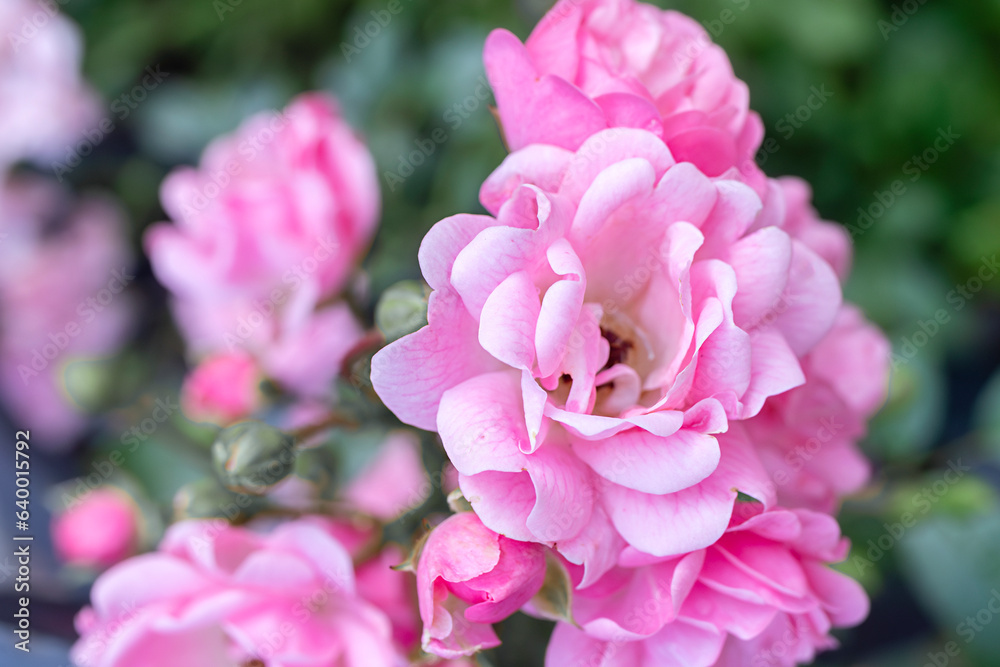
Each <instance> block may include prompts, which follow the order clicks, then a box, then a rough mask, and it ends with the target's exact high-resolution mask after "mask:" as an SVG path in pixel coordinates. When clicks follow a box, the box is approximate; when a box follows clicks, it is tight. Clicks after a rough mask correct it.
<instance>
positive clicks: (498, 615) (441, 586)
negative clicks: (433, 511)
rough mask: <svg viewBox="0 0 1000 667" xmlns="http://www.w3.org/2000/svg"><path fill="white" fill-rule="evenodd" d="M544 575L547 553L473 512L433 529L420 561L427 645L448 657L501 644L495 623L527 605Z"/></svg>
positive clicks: (455, 517)
mask: <svg viewBox="0 0 1000 667" xmlns="http://www.w3.org/2000/svg"><path fill="white" fill-rule="evenodd" d="M544 579H545V552H544V548H543V547H542V546H540V545H538V544H531V543H526V542H518V541H516V540H512V539H509V538H507V537H504V536H503V535H497V534H496V533H494V532H493V531H491V530H489V529H488V528H486V527H485V526H484V525H483V524H482V522H481V521H480V520H479V518H478V517H476V515H475V514H473V513H472V512H462V513H460V514H455V515H453V516H450V517H448V518H447V519H445V521H444V522H443V523H441V524H440V525H439V526H437V527H436V528H434V530H432V531H431V534H430V536H429V537H428V538H427V542H426V543H425V544H424V547H423V551H422V552H421V555H420V561H419V563H418V564H417V595H418V597H419V600H420V618H421V619H422V620H423V622H424V633H423V648H424V650H425V651H428V652H430V653H433V654H435V655H438V656H441V657H443V658H457V657H460V656H463V655H472V654H473V653H475V652H476V651H479V650H482V649H486V648H492V647H494V646H498V645H499V644H500V640H499V639H497V636H496V633H495V632H493V628H492V627H491V626H490V624H492V623H497V622H499V621H501V620H503V619H505V618H507V617H508V616H510V615H511V614H513V613H514V612H515V611H517V610H518V609H520V608H521V607H522V606H523V605H524V604H525V603H527V602H528V601H529V600H530V599H531V598H532V597H533V596H534V595H535V593H537V592H538V591H539V589H540V588H541V587H542V583H543V581H544Z"/></svg>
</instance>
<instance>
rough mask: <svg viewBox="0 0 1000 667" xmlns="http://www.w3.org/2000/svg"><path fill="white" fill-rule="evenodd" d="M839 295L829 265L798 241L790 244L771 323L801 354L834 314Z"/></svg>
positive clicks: (821, 335)
mask: <svg viewBox="0 0 1000 667" xmlns="http://www.w3.org/2000/svg"><path fill="white" fill-rule="evenodd" d="M841 300H842V295H841V292H840V281H839V280H837V275H836V274H835V273H834V272H833V269H832V268H830V265H829V264H827V263H826V262H825V261H823V260H822V259H820V257H819V256H818V255H816V253H814V252H813V251H812V250H809V249H808V248H807V247H805V245H803V244H802V243H799V242H798V241H795V242H793V244H792V264H791V269H790V270H789V275H788V288H787V289H786V290H785V293H784V295H782V298H781V304H780V305H781V306H783V308H781V310H780V312H779V314H778V317H777V320H776V321H775V326H776V327H777V328H778V329H779V330H780V331H781V333H783V334H784V335H785V339H786V340H787V341H788V344H789V345H790V346H791V348H792V351H794V352H795V354H797V355H798V356H802V355H804V354H805V353H807V352H808V351H809V350H811V349H812V348H813V346H815V345H816V343H818V342H819V341H820V339H822V338H823V336H824V335H825V334H826V332H827V331H829V330H830V327H831V326H832V325H833V322H834V320H835V319H836V317H837V311H838V310H839V308H840V302H841Z"/></svg>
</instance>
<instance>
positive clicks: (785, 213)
mask: <svg viewBox="0 0 1000 667" xmlns="http://www.w3.org/2000/svg"><path fill="white" fill-rule="evenodd" d="M771 225H773V226H775V227H780V228H781V229H782V230H784V231H785V232H786V233H787V234H788V235H789V236H791V237H792V238H793V239H795V240H797V241H799V242H801V243H802V244H803V245H804V246H806V247H807V248H809V249H810V250H812V251H813V252H814V253H816V254H817V255H819V256H820V257H821V258H823V259H824V260H825V261H826V263H827V264H829V265H830V266H831V267H833V270H834V271H836V272H837V276H838V277H839V278H840V279H841V281H844V280H846V279H847V275H848V273H850V270H851V256H852V254H853V248H852V247H851V238H850V236H849V235H848V233H847V230H846V229H845V228H844V227H843V226H842V225H839V224H837V223H835V222H828V221H826V220H822V219H821V218H820V217H819V215H818V214H817V213H816V209H814V208H813V206H812V188H810V187H809V184H808V183H806V182H805V181H803V180H802V179H800V178H793V177H788V176H786V177H784V178H777V179H768V181H767V192H766V193H765V195H764V210H763V211H761V214H760V216H759V217H758V218H757V222H756V223H754V225H753V227H752V228H751V229H753V230H756V229H761V228H763V227H767V226H771Z"/></svg>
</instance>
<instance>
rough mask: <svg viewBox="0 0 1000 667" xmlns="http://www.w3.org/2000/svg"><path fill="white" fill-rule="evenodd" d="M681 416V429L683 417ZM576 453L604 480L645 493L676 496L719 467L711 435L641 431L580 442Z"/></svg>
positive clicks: (717, 445)
mask: <svg viewBox="0 0 1000 667" xmlns="http://www.w3.org/2000/svg"><path fill="white" fill-rule="evenodd" d="M674 414H676V415H677V426H678V428H679V427H680V425H681V421H682V417H681V415H680V414H679V413H674ZM573 451H574V453H576V455H577V456H579V457H580V458H581V459H582V460H583V461H585V462H586V463H587V465H589V466H590V467H591V468H593V469H594V471H595V472H596V473H597V474H599V475H601V476H602V477H603V478H604V479H607V480H608V481H611V482H614V483H615V484H618V485H621V486H624V487H627V488H630V489H634V490H636V491H641V492H643V493H652V494H664V493H673V492H675V491H680V490H681V489H686V488H688V487H690V486H693V485H695V484H697V483H698V482H700V481H702V480H703V479H705V478H706V477H708V476H709V475H710V474H711V473H712V472H713V471H714V470H715V468H716V466H717V465H718V464H719V457H720V453H719V443H718V441H717V440H716V439H715V438H714V437H712V436H711V435H705V434H702V433H697V432H695V431H689V430H686V429H680V430H678V431H677V432H676V433H674V434H673V435H669V436H656V435H653V434H652V433H649V432H647V431H644V430H642V429H639V428H634V429H630V430H628V431H625V432H623V433H619V434H618V435H615V436H612V437H610V438H608V439H606V440H601V441H597V442H594V441H588V440H577V441H575V442H574V443H573Z"/></svg>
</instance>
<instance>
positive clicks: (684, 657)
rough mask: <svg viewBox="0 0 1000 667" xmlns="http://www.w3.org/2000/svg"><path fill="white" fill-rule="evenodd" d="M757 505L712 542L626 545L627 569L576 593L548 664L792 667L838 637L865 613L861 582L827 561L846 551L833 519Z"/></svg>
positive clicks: (840, 557)
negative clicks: (685, 547)
mask: <svg viewBox="0 0 1000 667" xmlns="http://www.w3.org/2000/svg"><path fill="white" fill-rule="evenodd" d="M758 510H759V507H758ZM751 514H752V515H751V516H749V517H744V518H745V520H741V519H737V518H734V521H733V525H732V526H731V527H730V528H729V530H728V531H727V532H726V534H725V535H724V536H723V537H722V538H721V539H720V540H719V541H718V542H717V543H716V544H714V545H712V546H711V547H709V548H708V549H704V550H700V551H696V552H693V553H690V554H686V555H683V556H680V557H675V558H670V559H655V558H650V557H648V556H646V555H644V554H640V553H639V552H635V551H631V552H627V553H626V554H624V555H623V558H622V565H623V566H621V567H618V568H616V569H615V570H612V571H610V572H608V573H607V574H606V575H605V576H604V578H602V579H601V580H600V581H598V582H597V583H596V584H594V585H593V586H590V587H589V588H585V589H582V590H580V589H578V590H577V591H576V593H575V595H574V604H573V618H574V620H575V621H576V623H577V625H578V627H574V626H572V625H569V624H568V623H564V622H563V623H559V624H558V625H557V626H556V630H555V633H554V634H553V636H552V640H551V642H550V644H549V648H548V652H547V655H546V665H551V666H552V667H583V666H593V665H601V666H602V667H660V666H661V665H685V666H686V667H708V666H709V665H716V666H718V667H747V666H748V665H795V664H799V663H802V662H810V661H811V660H812V659H813V658H814V657H815V655H816V653H817V652H818V651H822V650H825V649H829V648H832V647H834V646H836V641H835V640H834V639H833V637H831V636H830V630H831V629H832V628H834V627H849V626H853V625H857V624H858V623H860V622H861V621H862V620H863V619H864V618H865V616H867V614H868V599H867V597H866V596H865V593H864V591H863V590H862V589H861V587H860V586H859V585H858V584H857V582H855V581H853V580H852V579H850V578H849V577H847V576H845V575H843V574H840V573H839V572H835V571H834V570H832V569H830V568H828V567H827V566H826V565H827V564H828V563H831V562H837V561H840V560H843V559H844V557H845V556H846V553H847V549H848V544H847V542H846V540H844V539H842V538H841V537H840V530H839V528H838V526H837V523H836V521H835V520H834V519H833V518H831V517H829V516H826V515H823V514H816V513H813V512H809V511H807V510H783V509H774V510H772V511H769V512H764V513H759V511H758V512H757V513H753V512H751Z"/></svg>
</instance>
